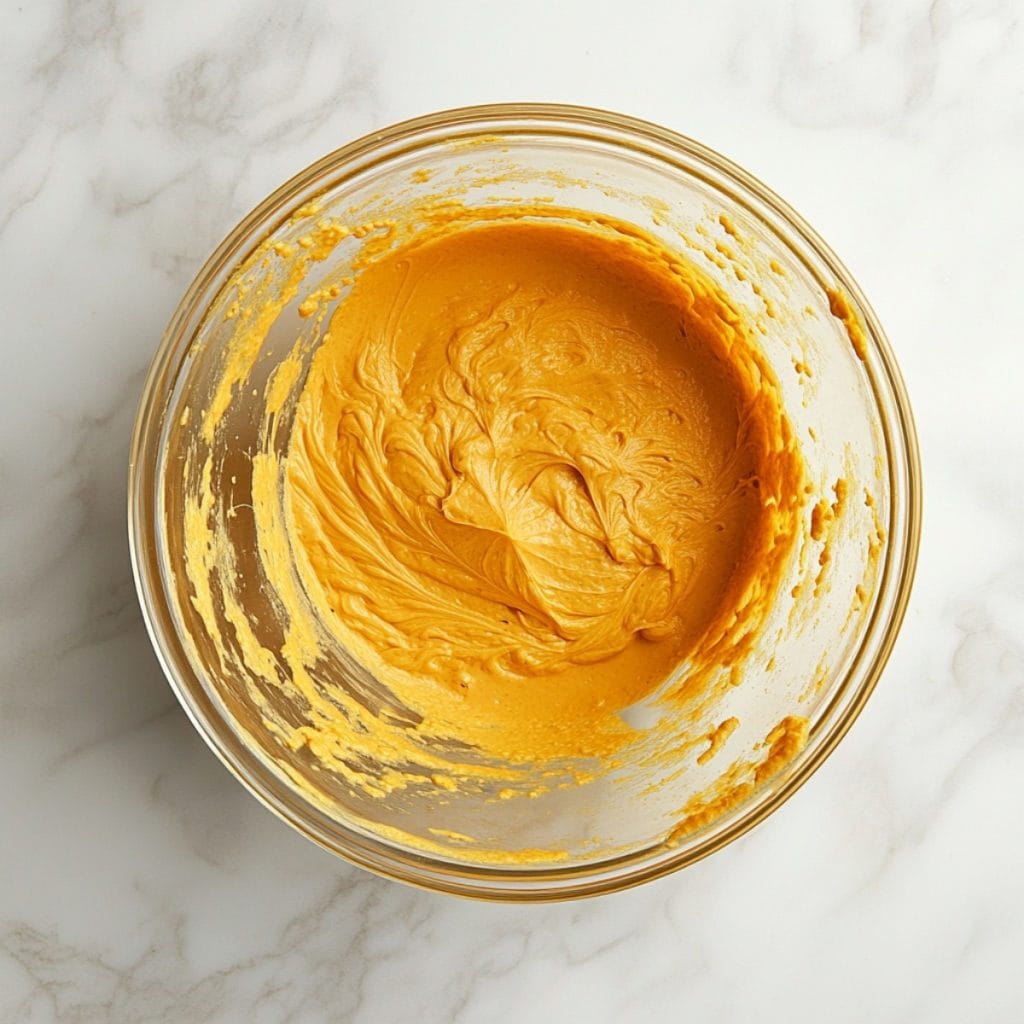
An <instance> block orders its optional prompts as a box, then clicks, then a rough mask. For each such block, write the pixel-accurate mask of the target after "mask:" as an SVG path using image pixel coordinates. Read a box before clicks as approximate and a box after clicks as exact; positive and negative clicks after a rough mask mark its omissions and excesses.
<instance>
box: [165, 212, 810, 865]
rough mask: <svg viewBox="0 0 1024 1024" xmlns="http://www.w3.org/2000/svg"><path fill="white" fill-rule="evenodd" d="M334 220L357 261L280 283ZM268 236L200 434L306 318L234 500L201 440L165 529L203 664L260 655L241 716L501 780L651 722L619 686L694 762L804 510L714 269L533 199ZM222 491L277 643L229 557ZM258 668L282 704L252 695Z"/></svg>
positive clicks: (504, 786)
mask: <svg viewBox="0 0 1024 1024" xmlns="http://www.w3.org/2000/svg"><path fill="white" fill-rule="evenodd" d="M309 215H310V216H315V215H316V210H315V209H313V210H311V211H309ZM353 236H354V237H358V238H360V239H363V238H366V239H367V240H368V243H369V244H367V245H366V246H365V247H364V252H363V254H362V256H361V257H360V260H359V262H358V264H357V265H356V266H355V267H354V270H353V272H351V275H350V276H346V277H344V278H339V279H338V280H335V281H326V282H324V283H322V284H321V285H320V286H319V287H317V288H316V289H315V290H313V291H310V292H308V293H305V294H300V282H301V281H302V280H303V277H304V275H306V274H307V273H308V271H309V268H310V266H312V265H314V264H315V263H317V262H318V261H321V260H324V259H325V258H326V257H327V256H328V255H329V254H330V252H331V251H332V249H333V247H335V246H337V245H339V244H341V243H342V242H343V241H344V240H345V239H347V238H350V237H353ZM260 258H261V259H265V260H270V259H280V260H282V261H283V265H284V270H283V276H282V280H283V282H284V283H283V285H282V286H281V287H280V288H279V290H278V292H277V293H276V294H273V295H259V294H255V293H247V292H246V291H245V286H244V283H239V285H238V291H239V296H240V297H239V301H238V302H237V303H236V304H235V306H234V308H233V309H232V315H233V316H235V317H237V319H238V324H239V328H238V339H237V340H236V344H235V345H234V348H233V349H231V350H230V351H229V354H228V357H227V358H226V360H225V365H224V373H223V376H222V379H221V380H220V382H219V385H218V387H217V388H216V389H215V392H214V396H213V399H212V401H211V402H210V403H209V405H208V407H207V408H206V409H204V410H202V418H201V423H202V427H201V431H202V433H201V436H202V438H203V440H204V441H205V442H206V443H208V444H210V443H211V442H212V440H213V439H214V438H215V436H216V435H217V433H218V431H219V430H220V429H221V425H220V421H221V418H222V417H223V415H224V413H225V410H227V409H228V408H229V407H230V406H231V405H232V403H233V401H234V398H235V396H236V395H237V394H238V392H239V389H240V388H241V387H243V386H248V385H247V384H246V383H244V382H246V380H247V375H248V374H250V373H251V372H252V371H253V367H254V366H255V365H256V361H257V358H258V355H259V353H260V351H261V345H262V344H263V337H264V335H265V333H266V330H267V327H268V325H269V324H270V323H272V322H273V321H274V320H275V318H276V317H277V316H278V315H279V314H280V312H281V310H282V308H284V306H285V305H286V304H287V303H289V302H292V301H294V302H295V303H296V304H297V305H296V308H297V312H298V315H299V316H300V317H301V318H304V319H312V321H313V322H315V323H317V324H322V329H323V332H322V338H321V340H320V343H319V347H318V348H317V350H316V352H315V355H314V356H313V357H312V359H311V361H310V362H309V363H308V365H306V364H304V363H303V359H302V354H301V352H299V351H298V350H296V351H295V352H292V353H290V354H288V355H286V356H285V357H284V358H281V359H280V360H279V362H278V364H277V366H276V368H275V370H274V371H273V373H272V374H271V375H270V377H269V379H268V380H267V382H266V386H265V389H264V397H265V401H266V412H267V419H266V421H265V423H264V424H263V426H262V428H261V430H262V437H263V442H264V443H263V447H262V448H261V450H259V451H257V452H255V453H254V454H253V455H252V457H251V459H250V460H249V462H250V466H251V494H252V507H251V510H238V509H234V508H227V507H226V506H225V499H224V498H223V496H222V495H221V493H220V490H221V489H222V488H223V480H220V481H219V480H218V479H217V475H218V473H221V472H222V471H223V466H222V465H221V464H220V463H219V462H217V460H216V459H215V458H214V455H213V454H212V453H208V454H206V455H205V456H203V455H202V454H196V456H195V461H193V459H192V457H191V456H190V458H189V460H187V461H186V464H185V466H184V473H185V479H186V482H188V481H195V482H196V484H195V486H194V487H192V489H191V490H189V493H188V495H187V496H186V499H185V525H184V547H185V555H186V570H187V575H188V579H189V582H190V585H191V596H190V600H191V602H192V604H193V605H194V607H195V609H196V611H197V612H198V614H199V615H200V617H201V618H202V620H203V622H204V623H205V625H206V627H207V630H208V632H209V633H210V635H211V637H212V638H214V645H215V648H216V658H217V661H218V665H219V670H220V671H221V672H228V673H230V672H231V671H232V670H233V667H234V668H236V669H237V670H238V673H239V676H240V677H241V676H242V675H245V676H246V678H255V679H256V682H255V683H247V684H246V686H247V688H248V689H247V692H248V699H249V700H250V701H251V702H252V704H253V705H254V706H256V707H259V708H261V709H262V715H263V721H262V726H263V728H264V729H265V730H267V731H268V732H269V733H270V734H272V735H274V736H276V737H278V739H279V741H280V742H281V743H282V744H284V745H285V746H286V747H287V748H288V749H290V750H291V751H296V752H303V751H304V752H307V753H308V755H309V757H310V758H312V759H313V761H314V762H315V763H316V765H317V766H319V768H318V770H323V771H327V772H330V773H331V774H332V776H333V777H335V778H337V779H340V780H342V782H343V783H344V785H346V786H347V787H349V789H350V790H351V791H352V792H354V793H361V794H365V795H366V796H368V797H370V798H378V797H384V796H388V795H390V794H394V793H396V792H399V791H402V790H406V789H409V788H414V789H417V790H420V789H430V790H433V791H436V792H437V793H438V794H439V795H440V797H441V798H444V799H448V798H455V797H457V796H458V795H459V794H463V793H468V792H474V791H477V792H486V793H491V794H493V799H494V800H495V801H503V802H504V801H507V800H509V799H510V798H511V797H513V796H537V795H539V794H541V793H543V792H545V790H546V789H549V788H557V787H565V786H569V785H578V784H581V783H585V782H587V781H590V780H593V779H595V778H599V777H601V776H602V775H603V774H605V773H607V772H609V771H611V770H612V769H613V768H614V767H615V765H616V764H620V763H621V761H619V760H617V758H619V757H620V756H621V755H622V754H623V752H624V751H626V750H628V749H629V748H630V747H631V745H632V744H636V743H638V742H640V741H641V740H643V739H644V733H645V728H643V727H640V726H638V725H637V724H635V723H632V724H631V720H630V716H629V714H628V713H626V712H627V711H628V709H630V708H632V707H633V706H634V705H636V704H637V703H638V702H641V701H644V700H653V701H655V702H656V703H657V706H658V707H659V708H660V709H661V710H660V718H659V720H658V723H657V724H656V725H654V726H651V727H649V728H651V729H661V730H662V731H663V732H664V736H665V739H666V743H667V744H668V746H664V745H663V746H664V749H666V750H668V749H669V746H670V747H671V749H672V750H675V751H678V750H679V749H686V748H688V747H689V746H692V747H694V749H695V752H698V753H699V751H700V750H702V749H704V748H706V749H704V753H702V754H700V756H699V757H696V758H695V760H697V762H698V764H699V765H701V766H703V765H704V764H705V763H706V762H708V761H709V760H710V759H711V758H712V757H713V756H714V755H715V754H716V753H717V752H718V750H719V749H720V748H721V747H722V746H723V745H724V744H725V742H726V741H727V739H728V737H729V735H730V734H731V733H732V731H733V730H734V729H735V728H736V727H737V720H736V719H735V718H729V719H727V720H725V721H721V724H720V725H719V726H718V727H717V728H713V731H712V732H711V733H708V722H709V720H710V721H714V720H716V719H715V718H714V706H715V702H716V700H717V699H718V696H719V695H720V694H721V693H722V692H724V690H725V689H728V688H729V687H732V686H735V685H737V684H738V683H739V682H741V681H742V672H741V668H742V665H743V662H744V658H745V657H746V655H747V654H748V653H749V652H750V651H751V650H752V648H753V646H754V643H755V641H756V640H757V639H758V636H759V628H760V626H761V624H762V623H763V622H764V620H765V618H766V616H767V615H768V613H769V611H770V610H771V608H772V605H773V602H774V601H775V598H776V596H777V592H778V589H779V582H780V580H781V579H782V578H783V576H784V573H785V572H786V570H787V568H788V567H789V565H790V561H791V557H792V554H793V551H794V545H795V542H796V540H797V538H798V537H799V536H800V535H801V531H806V527H805V524H804V520H805V519H806V515H805V503H806V501H807V490H808V489H807V488H806V487H805V485H804V475H803V473H804V471H803V464H802V460H801V457H800V455H799V450H798V446H797V444H796V443H795V440H794V438H793V434H792V430H791V429H790V426H789V422H788V419H787V417H786V414H785V411H784V409H783V408H782V401H781V397H780V390H779V387H778V385H777V383H776V381H775V378H774V376H773V374H772V372H771V370H770V367H769V366H768V364H767V362H766V361H765V359H764V358H763V357H762V355H761V354H760V351H759V349H758V346H757V344H756V343H755V342H754V340H753V337H752V332H751V331H750V329H749V328H748V326H747V323H746V321H745V319H744V317H743V316H742V315H741V313H740V312H739V311H738V310H737V308H736V307H735V306H734V305H733V304H732V303H731V302H730V301H729V299H728V298H727V297H726V296H725V295H724V293H722V292H721V291H720V290H719V289H718V288H717V287H716V286H715V285H714V284H713V283H712V282H711V280H710V279H709V278H708V277H706V276H705V275H704V274H703V273H702V272H701V271H700V270H699V269H698V268H697V267H696V266H695V265H694V264H693V263H692V262H690V261H689V260H687V259H685V258H684V257H682V256H680V255H679V254H677V253H675V252H673V251H670V250H669V249H667V248H666V247H665V246H664V245H663V244H662V243H660V242H658V241H657V240H655V239H654V238H653V237H651V236H649V235H647V234H645V233H644V232H642V231H641V230H639V229H638V228H636V227H634V226H632V225H627V224H624V223H620V222H617V221H614V220H611V219H609V218H607V217H598V216H596V215H593V214H588V213H585V212H582V211H578V210H566V209H561V208H557V207H554V206H553V205H543V206H533V207H525V206H524V207H519V208H516V207H502V208H500V209H494V208H491V209H486V208H485V209H477V210H471V209H467V208H464V207H461V206H459V205H458V204H455V203H448V204H444V203H439V204H437V206H436V207H433V208H430V209H427V210H418V211H417V213H416V216H415V218H411V217H410V219H409V220H408V221H407V222H402V221H400V220H396V221H383V220H375V221H373V222H371V223H369V224H367V225H358V226H355V227H352V226H342V225H339V224H337V223H334V222H320V223H319V224H318V225H317V227H316V229H315V230H312V229H311V230H310V232H309V234H308V235H306V236H303V237H301V238H299V240H298V245H297V247H296V249H295V251H294V252H293V251H292V250H291V248H289V250H288V251H287V252H282V251H278V250H277V249H274V250H273V251H272V253H268V254H266V255H265V256H264V255H261V257H260ZM332 304H335V308H334V309H333V312H332V313H331V314H330V316H329V319H328V318H327V317H328V310H329V308H330V307H331V305H332ZM198 451H199V450H198V449H197V452H198ZM237 515H241V516H242V517H243V518H244V519H245V521H246V523H248V522H249V519H248V518H246V517H251V531H252V538H253V540H252V547H253V558H258V560H259V565H260V571H261V572H262V573H263V574H264V583H263V584H262V585H261V586H262V587H263V589H264V590H265V591H266V593H267V594H269V595H271V596H272V601H273V606H274V618H275V622H279V623H280V626H279V627H278V626H276V625H275V627H274V628H275V629H277V628H279V629H280V630H281V636H280V637H279V638H276V639H275V642H274V643H273V644H272V643H269V642H268V640H267V639H266V637H265V635H264V632H263V631H264V630H265V629H266V628H268V627H267V624H266V623H265V622H259V621H256V620H255V619H254V617H253V615H252V614H250V613H247V612H246V611H245V610H244V606H243V602H242V601H241V600H240V598H239V595H238V593H236V592H235V588H234V587H233V585H232V581H234V580H238V579H240V578H242V577H243V576H244V575H245V573H243V571H242V570H241V568H240V567H239V565H238V558H239V556H238V553H237V552H238V547H239V545H238V544H237V541H236V542H235V544H234V546H232V544H229V543H228V542H227V540H225V525H224V524H225V523H227V524H228V525H229V526H230V522H231V521H234V517H235V516H237ZM243 546H244V545H243ZM221 618H223V619H224V620H226V621H227V622H228V623H230V632H229V633H225V632H224V631H223V630H222V629H221V627H220V624H219V622H220V619H221ZM243 669H244V672H243ZM281 693H283V694H284V695H285V696H286V697H287V698H288V701H289V705H288V706H289V708H290V710H289V711H288V712H287V713H284V714H283V713H280V712H278V711H275V710H273V709H272V705H273V704H274V701H273V700H271V699H269V698H268V696H267V695H268V694H281ZM719 718H720V716H719ZM803 721H804V720H803V719H799V720H798V719H786V720H785V721H784V722H783V723H780V725H779V727H778V729H776V730H775V731H773V733H772V734H771V735H770V736H769V738H768V740H767V741H766V742H767V744H768V751H769V752H768V754H767V755H766V757H765V759H764V761H763V762H762V763H760V764H759V765H757V766H755V767H753V768H749V771H747V773H746V774H745V775H743V777H742V778H740V777H739V774H738V771H739V770H738V769H736V766H735V765H734V766H733V767H734V769H736V770H735V771H733V776H736V777H735V778H734V777H733V776H730V780H731V781H730V785H729V786H727V787H726V790H727V792H726V791H723V792H721V793H719V792H718V790H716V791H715V792H716V793H717V794H718V795H709V794H704V795H703V798H700V797H695V798H694V801H692V802H691V804H689V805H688V806H687V807H686V808H684V809H683V810H682V812H681V815H680V816H681V818H682V822H683V823H682V825H680V829H682V830H683V831H685V832H689V831H692V829H693V828H695V827H697V823H699V821H701V820H703V819H704V818H705V817H707V815H709V814H710V813H711V812H712V810H714V809H715V808H719V807H720V806H721V807H724V806H725V805H726V804H727V803H728V802H729V801H730V800H733V801H735V800H738V799H740V797H741V795H744V794H748V793H749V792H750V790H751V788H752V787H753V786H754V785H755V784H756V783H757V782H758V780H760V779H762V778H767V774H766V773H767V772H768V771H769V769H771V770H772V771H774V770H777V769H778V768H779V767H781V765H782V763H784V760H785V759H787V758H792V757H793V756H794V755H795V754H796V752H797V751H798V750H799V749H800V747H801V746H802V744H803V741H804V739H805V737H806V728H805V726H806V723H804V725H803V726H801V725H800V723H801V722H803ZM687 722H689V723H690V724H691V725H692V729H691V730H690V732H689V733H688V732H687V729H688V728H689V726H687V725H686V723H687ZM779 730H781V732H780V731H779ZM669 741H670V743H669ZM708 744H710V746H708ZM748 767H749V766H748ZM287 770H288V774H289V776H290V777H291V778H292V780H293V782H294V783H295V784H296V785H297V786H300V787H303V788H306V789H307V790H309V793H310V795H311V797H314V798H315V799H321V800H322V799H323V798H322V796H319V795H317V794H316V793H314V792H313V789H312V788H311V787H310V784H309V783H308V782H307V781H304V778H303V776H301V775H300V773H298V772H297V771H296V770H295V769H294V768H289V769H287ZM727 774H728V773H727ZM387 828H391V826H383V825H382V826H381V827H380V828H379V829H378V831H380V832H381V833H382V834H383V833H384V832H385V831H386V829H387ZM391 831H392V832H394V831H395V830H394V829H393V828H392V829H391ZM429 832H430V834H431V835H432V836H433V837H434V838H433V839H431V840H424V842H427V843H428V845H429V843H434V842H442V841H445V840H446V839H450V838H451V837H452V836H456V835H458V836H459V837H460V839H459V842H460V843H461V842H464V839H463V838H461V837H463V833H462V831H461V830H453V829H450V828H448V827H447V826H443V825H441V824H438V825H436V826H432V827H431V828H430V829H429ZM682 834H683V832H680V831H679V830H677V833H676V834H675V835H674V838H678V836H680V835H682ZM408 842H409V843H415V842H416V840H415V838H414V837H413V838H410V839H408ZM527 854H529V855H527ZM474 856H475V857H477V858H478V859H480V858H482V857H483V856H484V855H483V854H482V853H480V852H479V851H477V852H476V853H474ZM486 856H487V857H488V858H490V859H491V860H493V859H494V857H495V856H497V855H496V854H494V853H493V851H492V852H491V853H487V855H486ZM559 856H561V854H560V853H559V851H557V850H544V851H536V850H535V851H532V852H531V851H526V853H525V854H524V857H523V860H524V862H525V861H527V860H530V859H546V860H557V859H558V858H559Z"/></svg>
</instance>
